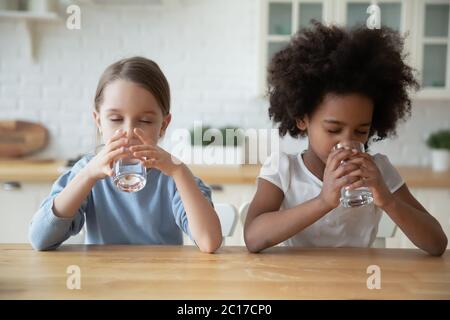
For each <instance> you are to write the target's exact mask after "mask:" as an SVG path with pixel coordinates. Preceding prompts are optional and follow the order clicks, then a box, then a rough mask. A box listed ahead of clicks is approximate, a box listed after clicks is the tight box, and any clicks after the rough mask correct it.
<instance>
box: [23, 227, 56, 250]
mask: <svg viewBox="0 0 450 320" xmlns="http://www.w3.org/2000/svg"><path fill="white" fill-rule="evenodd" d="M28 240H29V242H30V244H31V247H32V248H33V249H34V250H36V251H48V250H52V249H55V248H56V247H57V246H55V245H51V244H49V243H48V241H47V239H45V237H42V236H38V234H37V232H36V231H34V230H33V228H32V227H30V230H29V232H28Z"/></svg>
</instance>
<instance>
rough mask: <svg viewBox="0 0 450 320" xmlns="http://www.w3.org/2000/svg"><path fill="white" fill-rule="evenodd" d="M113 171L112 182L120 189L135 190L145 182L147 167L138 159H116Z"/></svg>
mask: <svg viewBox="0 0 450 320" xmlns="http://www.w3.org/2000/svg"><path fill="white" fill-rule="evenodd" d="M113 171H114V176H113V182H114V184H115V185H116V187H117V188H118V189H119V190H121V191H124V192H137V191H139V190H141V189H142V188H144V187H145V184H146V183H147V169H146V168H145V166H144V164H143V163H142V162H141V160H140V159H136V158H132V157H127V158H122V159H118V160H116V161H115V162H114V165H113Z"/></svg>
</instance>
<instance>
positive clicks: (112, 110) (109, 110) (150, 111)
mask: <svg viewBox="0 0 450 320" xmlns="http://www.w3.org/2000/svg"><path fill="white" fill-rule="evenodd" d="M105 112H118V113H121V112H122V110H119V109H114V108H111V109H106V110H105ZM147 113H148V114H154V115H156V112H155V111H153V110H149V111H144V112H142V113H141V114H147Z"/></svg>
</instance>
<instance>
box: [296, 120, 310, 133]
mask: <svg viewBox="0 0 450 320" xmlns="http://www.w3.org/2000/svg"><path fill="white" fill-rule="evenodd" d="M295 123H296V125H297V128H298V129H299V130H301V131H306V129H308V123H309V119H308V116H305V117H304V118H303V119H295Z"/></svg>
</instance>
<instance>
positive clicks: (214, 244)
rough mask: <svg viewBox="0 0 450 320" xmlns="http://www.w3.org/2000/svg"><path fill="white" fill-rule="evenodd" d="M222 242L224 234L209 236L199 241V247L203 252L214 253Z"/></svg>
mask: <svg viewBox="0 0 450 320" xmlns="http://www.w3.org/2000/svg"><path fill="white" fill-rule="evenodd" d="M221 244H222V235H220V237H217V238H208V239H205V240H204V241H199V242H198V248H199V249H200V251H201V252H203V253H214V252H216V251H217V249H219V248H220V246H221Z"/></svg>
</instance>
